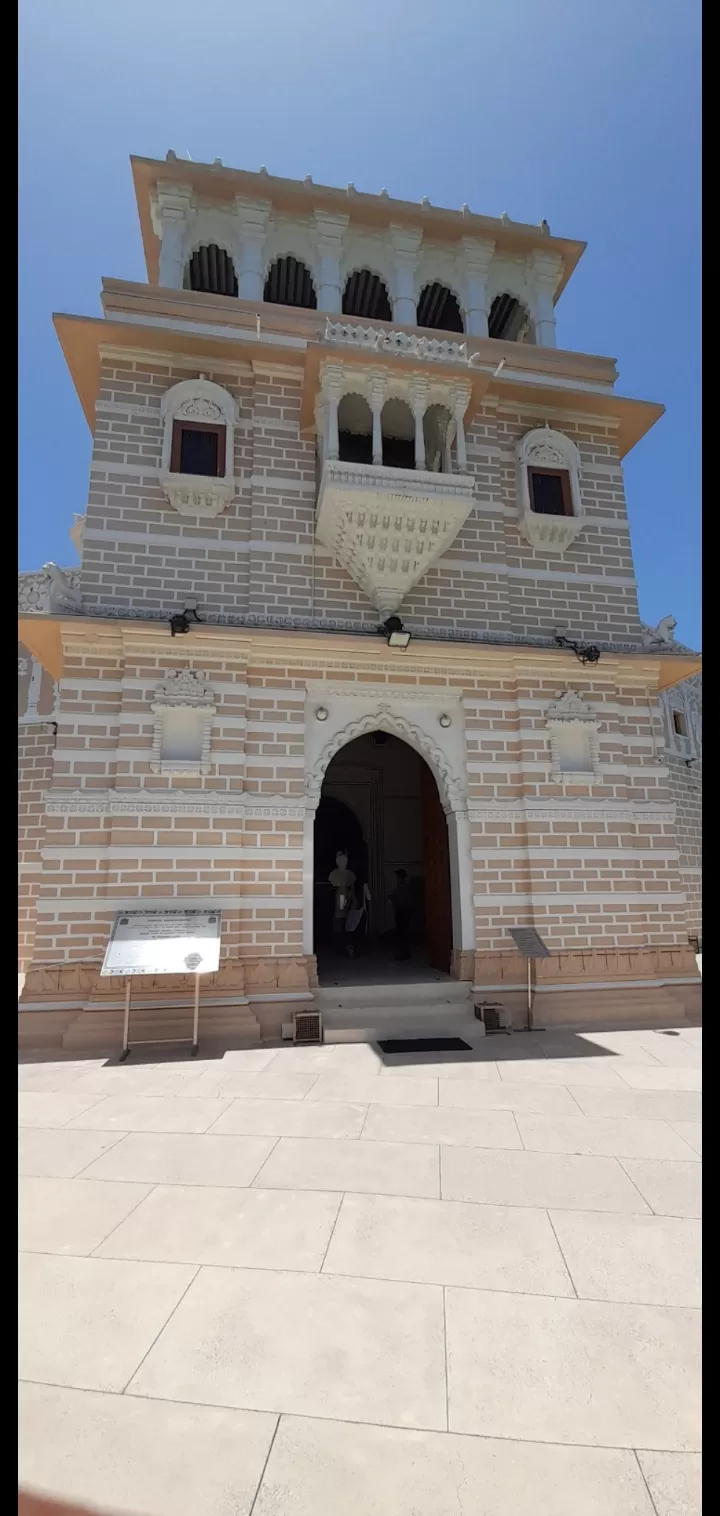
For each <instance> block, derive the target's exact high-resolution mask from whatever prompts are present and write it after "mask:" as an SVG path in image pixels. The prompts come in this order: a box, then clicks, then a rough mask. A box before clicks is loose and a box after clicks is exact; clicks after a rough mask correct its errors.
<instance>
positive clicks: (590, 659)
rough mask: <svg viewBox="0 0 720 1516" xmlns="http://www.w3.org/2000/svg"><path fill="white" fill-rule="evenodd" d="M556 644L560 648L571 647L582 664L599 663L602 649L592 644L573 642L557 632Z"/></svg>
mask: <svg viewBox="0 0 720 1516" xmlns="http://www.w3.org/2000/svg"><path fill="white" fill-rule="evenodd" d="M555 642H556V645H557V646H558V647H569V648H570V650H571V652H573V653H574V654H575V657H576V658H579V659H580V662H581V663H599V662H600V649H599V647H595V646H594V644H593V643H590V642H584V643H583V642H571V641H570V638H569V637H561V636H560V635H559V634H558V633H557V632H556V634H555Z"/></svg>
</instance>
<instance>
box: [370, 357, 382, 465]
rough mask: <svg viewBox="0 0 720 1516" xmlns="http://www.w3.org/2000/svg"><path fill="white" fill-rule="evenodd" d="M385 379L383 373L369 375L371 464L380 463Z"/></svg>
mask: <svg viewBox="0 0 720 1516" xmlns="http://www.w3.org/2000/svg"><path fill="white" fill-rule="evenodd" d="M385 388H386V378H385V374H383V373H377V372H376V373H372V374H371V375H370V409H371V411H372V454H373V463H382V461H383V444H382V408H383V405H384V404H385Z"/></svg>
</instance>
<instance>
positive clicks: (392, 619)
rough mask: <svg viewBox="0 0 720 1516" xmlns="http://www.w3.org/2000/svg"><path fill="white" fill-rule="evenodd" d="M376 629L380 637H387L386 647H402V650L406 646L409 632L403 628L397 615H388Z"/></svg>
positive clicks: (409, 635)
mask: <svg viewBox="0 0 720 1516" xmlns="http://www.w3.org/2000/svg"><path fill="white" fill-rule="evenodd" d="M378 631H379V633H380V636H381V637H387V645H388V647H398V648H402V650H403V652H404V651H405V649H406V648H407V646H408V643H409V641H410V637H411V633H410V632H406V631H405V630H404V628H403V624H402V621H401V620H400V617H399V616H388V619H387V621H384V622H383V624H382V626H379V627H378Z"/></svg>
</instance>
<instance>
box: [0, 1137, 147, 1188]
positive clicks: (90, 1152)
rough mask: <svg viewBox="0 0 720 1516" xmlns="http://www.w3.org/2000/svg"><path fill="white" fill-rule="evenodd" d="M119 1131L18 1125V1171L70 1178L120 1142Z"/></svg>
mask: <svg viewBox="0 0 720 1516" xmlns="http://www.w3.org/2000/svg"><path fill="white" fill-rule="evenodd" d="M123 1135H124V1133H122V1132H73V1131H70V1130H69V1129H68V1127H55V1128H54V1129H53V1128H51V1127H41V1126H36V1127H30V1126H27V1127H21V1129H20V1131H19V1132H18V1173H19V1174H38V1175H40V1176H41V1177H42V1176H43V1175H44V1176H46V1177H47V1178H49V1179H52V1178H53V1177H55V1178H57V1179H73V1178H74V1176H75V1175H76V1174H79V1173H80V1171H81V1169H84V1168H86V1167H87V1165H88V1164H89V1163H92V1161H93V1159H94V1158H99V1157H100V1154H101V1153H106V1152H107V1151H108V1149H109V1148H112V1147H115V1145H116V1144H117V1143H118V1142H122V1139H123Z"/></svg>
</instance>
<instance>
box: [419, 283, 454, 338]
mask: <svg viewBox="0 0 720 1516" xmlns="http://www.w3.org/2000/svg"><path fill="white" fill-rule="evenodd" d="M417 322H418V326H427V327H430V328H432V330H433V331H438V332H462V331H464V330H465V328H464V326H463V318H462V312H461V310H460V306H459V304H458V301H457V297H456V296H455V295H454V294H453V292H452V290H449V289H447V287H446V286H445V285H444V284H426V285H425V288H424V290H423V291H422V293H421V295H420V299H419V300H418V308H417Z"/></svg>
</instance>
